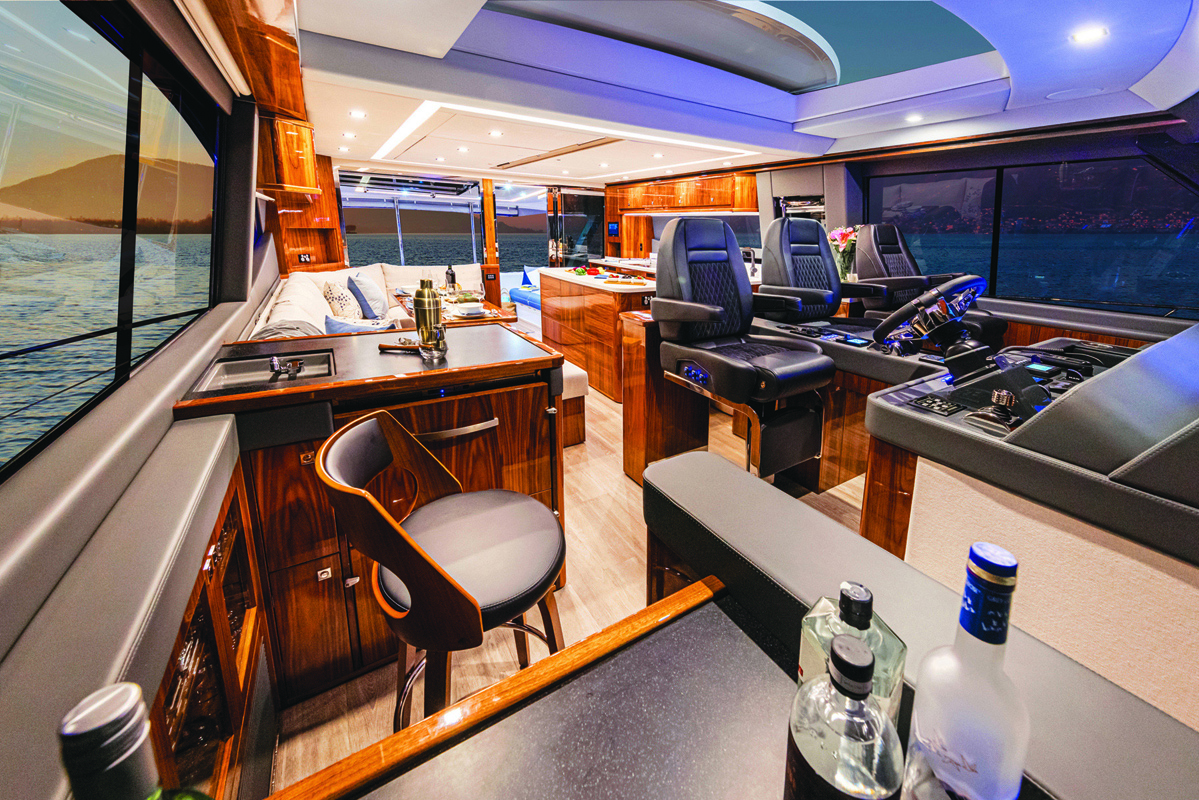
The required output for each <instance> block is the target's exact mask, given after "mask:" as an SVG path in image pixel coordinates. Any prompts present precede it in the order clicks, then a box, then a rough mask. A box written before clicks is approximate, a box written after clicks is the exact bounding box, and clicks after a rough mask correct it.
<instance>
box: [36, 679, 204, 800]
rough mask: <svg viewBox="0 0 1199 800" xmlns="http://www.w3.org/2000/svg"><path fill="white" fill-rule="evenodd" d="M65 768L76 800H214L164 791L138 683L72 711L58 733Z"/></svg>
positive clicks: (102, 692)
mask: <svg viewBox="0 0 1199 800" xmlns="http://www.w3.org/2000/svg"><path fill="white" fill-rule="evenodd" d="M58 741H59V745H60V746H61V748H62V765H63V767H64V768H65V769H66V771H67V779H68V780H69V781H70V783H71V794H73V795H74V797H75V800H211V798H209V797H208V795H206V794H203V793H201V792H196V791H192V790H190V789H162V788H161V787H159V785H158V768H157V767H156V766H155V765H154V751H153V748H152V746H151V744H150V718H149V715H148V714H147V713H146V703H145V701H143V700H142V690H141V687H140V686H138V685H137V684H136V683H114V684H112V685H110V686H105V687H104V688H103V689H99V690H97V691H95V692H92V693H91V694H90V695H88V696H87V697H85V698H84V699H83V700H82V701H81V702H80V703H79V705H77V706H75V707H74V708H72V709H71V710H70V711H69V712H68V713H67V715H66V716H65V717H63V720H62V726H61V727H60V728H59V730H58Z"/></svg>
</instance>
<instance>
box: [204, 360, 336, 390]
mask: <svg viewBox="0 0 1199 800" xmlns="http://www.w3.org/2000/svg"><path fill="white" fill-rule="evenodd" d="M272 358H277V359H279V367H280V371H279V372H276V371H275V370H274V368H273V365H272V363H271V359H272ZM295 361H302V362H304V363H303V366H302V367H300V368H299V370H298V371H296V372H295V373H294V375H293V374H290V373H289V366H290V365H291V364H292V362H295ZM336 374H337V370H335V369H334V367H333V351H331V350H319V351H314V352H310V353H285V354H282V355H278V356H256V357H254V358H237V359H221V360H218V361H215V362H213V364H212V366H210V367H209V368H208V369H207V370H205V371H204V374H203V375H201V376H200V380H199V381H197V382H196V388H195V389H194V391H196V392H219V391H222V390H226V389H243V388H246V387H250V386H256V387H259V388H262V389H272V388H278V387H282V386H287V385H289V384H292V383H299V382H304V381H307V380H310V379H312V378H329V377H332V376H334V375H336Z"/></svg>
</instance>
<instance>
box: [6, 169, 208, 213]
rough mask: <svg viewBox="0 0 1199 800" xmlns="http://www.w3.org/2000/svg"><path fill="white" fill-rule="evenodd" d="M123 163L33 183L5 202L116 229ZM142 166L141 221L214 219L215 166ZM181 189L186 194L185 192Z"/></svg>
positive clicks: (15, 189) (11, 192) (17, 187)
mask: <svg viewBox="0 0 1199 800" xmlns="http://www.w3.org/2000/svg"><path fill="white" fill-rule="evenodd" d="M124 163H125V159H124V157H123V156H118V155H110V156H103V157H101V158H94V159H90V160H88V161H84V162H82V163H79V164H76V165H75V166H73V167H67V168H65V169H60V170H57V171H55V172H51V173H49V174H47V175H39V176H37V177H36V178H29V179H28V180H25V181H21V182H20V183H17V184H14V185H12V186H7V187H5V188H3V189H0V203H5V204H7V205H9V206H17V207H18V208H20V209H27V210H29V211H33V212H36V213H38V214H45V215H49V216H51V217H55V218H58V219H64V220H76V221H87V222H89V223H91V224H94V225H110V226H114V227H115V226H118V225H120V223H121V197H122V187H123V185H124V178H125V176H124ZM143 166H144V169H145V175H144V177H143V179H142V189H141V197H140V199H139V201H138V216H139V217H141V218H143V219H155V220H169V219H178V220H180V221H181V222H196V221H199V220H203V219H205V218H207V217H209V216H211V214H212V181H213V168H212V167H211V166H205V165H202V164H188V163H180V162H177V161H157V162H153V163H150V164H145V165H143ZM178 187H183V189H184V191H183V192H182V193H180V192H179V188H178ZM176 206H178V210H177V211H176Z"/></svg>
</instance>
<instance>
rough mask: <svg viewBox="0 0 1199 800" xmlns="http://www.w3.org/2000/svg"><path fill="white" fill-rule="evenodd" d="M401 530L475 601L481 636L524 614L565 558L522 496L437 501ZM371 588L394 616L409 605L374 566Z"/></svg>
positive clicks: (554, 535) (538, 510) (550, 515)
mask: <svg viewBox="0 0 1199 800" xmlns="http://www.w3.org/2000/svg"><path fill="white" fill-rule="evenodd" d="M401 524H402V525H403V527H404V530H405V531H407V532H408V535H409V536H411V537H412V539H413V540H414V541H415V542H416V543H417V544H418V545H420V547H421V549H423V550H424V551H425V552H426V553H428V554H429V557H430V558H431V559H432V560H433V561H435V562H436V563H437V564H438V565H439V566H440V567H441V568H442V569H443V570H445V572H446V573H447V574H448V575H449V576H450V577H451V578H453V579H454V580H455V581H457V582H458V584H459V585H460V586H461V587H462V588H463V589H465V590H466V591H467V593H469V594H470V595H471V597H473V598H474V599H475V600H476V601H477V602H478V604H479V609H480V610H481V611H482V614H483V630H490V629H492V628H494V627H496V626H498V625H502V624H503V623H505V622H509V621H510V620H512V619H515V618H516V617H517V616H519V615H521V614H523V613H524V612H526V611H528V610H529V609H530V608H532V607H533V606H534V605H535V604H536V603H537V601H538V600H540V599H541V598H542V596H543V595H544V594H545V593H546V592H547V591H548V590H549V588H550V585H551V584H553V582H554V579H555V578H557V577H558V572H559V571H560V570H561V569H562V564H563V562H564V561H565V559H566V538H565V537H564V536H563V535H562V526H561V525H559V524H558V518H557V517H555V516H554V512H552V511H550V510H549V509H548V508H546V507H545V506H544V505H542V504H541V503H539V502H537V501H536V500H534V499H533V498H532V497H529V496H528V495H525V494H520V493H518V492H509V491H506V490H504V489H488V490H486V491H482V492H466V493H463V494H452V495H449V496H447V497H442V498H441V499H439V500H434V501H433V502H432V503H429V504H428V505H425V506H422V507H420V508H418V509H417V510H416V511H414V512H412V514H410V515H409V516H408V518H407V519H405V520H404V521H403V523H401ZM379 589H380V594H381V595H382V597H383V598H384V599H385V600H386V601H387V602H389V603H390V604H391V605H392V606H393V607H394V608H395V609H396V610H397V611H407V610H408V609H409V608H410V607H411V606H412V598H411V595H410V594H409V592H408V587H406V586H405V585H404V583H403V581H401V580H400V579H399V578H398V577H396V575H395V573H393V572H391V571H390V570H389V569H387V568H386V567H384V566H382V565H380V566H379Z"/></svg>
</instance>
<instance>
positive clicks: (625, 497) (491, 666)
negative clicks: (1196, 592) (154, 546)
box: [272, 392, 865, 791]
mask: <svg viewBox="0 0 1199 800" xmlns="http://www.w3.org/2000/svg"><path fill="white" fill-rule="evenodd" d="M709 425H710V429H709V430H710V432H709V449H710V450H711V451H712V452H715V453H719V454H720V455H722V456H724V457H726V458H728V459H729V460H730V461H733V462H734V463H736V464H738V465H742V464H744V459H745V444H744V442H743V441H742V440H741V439H738V438H736V437H735V436H734V435H733V433H732V418H731V417H728V416H726V415H724V414H722V413H720V412H719V411H714V412H713V413H712V416H711V419H710V422H709ZM622 430H623V428H622V418H621V407H620V405H619V404H617V403H614V402H612V401H611V400H609V399H608V398H606V397H603V396H602V395H600V394H599V393H597V392H592V393H591V394H589V395H588V396H587V441H586V442H584V443H583V444H581V445H576V446H575V447H570V448H567V449H566V451H565V482H566V492H565V495H566V496H565V516H566V546H567V551H566V564H567V585H566V587H565V588H564V589H563V590H562V591H560V592H558V594H557V597H558V609H559V613H560V615H561V618H562V627H563V633H564V635H565V637H566V643H567V644H568V645H569V644H572V643H574V642H577V641H579V640H581V639H583V638H585V637H587V636H590V635H591V634H593V633H595V632H597V631H599V630H601V629H603V628H605V627H607V626H608V625H611V624H612V623H614V622H618V621H619V620H621V619H624V618H625V617H627V616H629V615H630V614H632V613H633V612H635V611H637V610H639V609H641V608H643V607H644V606H645V523H644V521H643V519H642V515H641V487H640V486H638V485H637V484H636V483H634V482H633V481H632V480H630V479H629V478H628V477H627V476H625V474H624V468H623V456H622V450H621V436H622ZM864 485H865V480H864V476H860V477H858V478H855V479H854V480H852V481H849V482H847V483H845V484H842V485H841V486H838V487H836V488H835V489H832V490H830V491H828V492H824V493H823V494H820V495H805V496H804V497H802V498H800V499H801V501H802V502H805V503H807V504H809V505H811V506H812V507H814V508H816V509H817V510H819V511H820V512H822V513H824V514H826V515H828V516H830V517H832V518H834V519H836V520H838V521H839V522H841V523H842V524H845V525H847V526H848V527H850V528H852V529H854V530H856V529H857V527H858V519H859V516H860V514H861V505H862V491H863V488H864ZM530 617H532V619H531V620H530V621H531V622H532V624H534V625H537V626H538V627H540V620H539V619H537V612H536V611H534V612H533V613H532V614H531V615H530ZM530 651H531V652H530V657H531V658H532V660H534V661H536V660H537V659H539V658H543V657H545V655H546V650H545V646H544V645H543V644H542V643H541V642H540V641H537V640H535V639H533V638H532V637H530ZM516 671H517V664H516V648H515V645H514V644H513V639H512V632H511V631H509V630H505V629H499V630H494V631H490V632H488V633H487V634H486V636H485V638H484V642H483V646H482V647H479V648H477V649H475V650H471V651H467V652H464V653H458V654H455V655H454V675H453V681H454V699H455V700H457V699H460V698H462V697H465V696H466V695H468V694H471V693H472V692H475V691H478V690H479V689H481V688H483V687H485V686H488V685H490V684H492V683H494V682H496V681H498V680H501V679H502V678H504V677H506V676H508V675H511V674H513V673H515V672H516ZM395 684H396V674H395V667H394V666H388V667H383V668H381V669H378V670H375V671H374V672H372V673H370V674H368V675H364V676H362V677H360V678H358V679H356V680H353V681H350V682H349V683H346V684H344V685H342V686H339V687H337V688H335V689H331V690H330V691H328V692H325V693H324V694H322V695H320V696H318V697H314V698H312V699H310V700H307V701H305V702H303V703H300V704H298V705H295V706H292V707H291V708H288V709H286V710H284V712H283V714H282V715H281V720H280V730H279V745H278V749H277V751H276V754H275V766H274V772H273V776H272V779H273V790H274V791H278V790H279V789H282V788H283V787H285V786H289V785H291V784H292V783H294V782H296V781H297V780H299V779H300V778H303V777H306V776H307V775H310V774H312V773H313V772H316V771H317V770H319V769H322V768H323V767H325V766H328V765H329V764H332V763H333V762H335V761H338V760H339V759H341V758H344V757H345V756H347V755H349V754H350V753H353V752H355V751H357V750H360V749H362V748H364V747H366V746H368V745H370V744H373V743H374V742H377V741H378V740H380V739H382V738H384V737H385V736H387V735H389V734H390V733H391V716H392V709H393V708H394V705H395ZM422 702H423V701H422V695H421V686H420V682H418V684H417V687H416V689H415V692H414V697H413V709H415V711H414V715H417V716H418V715H419V709H420V708H421V707H422Z"/></svg>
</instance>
